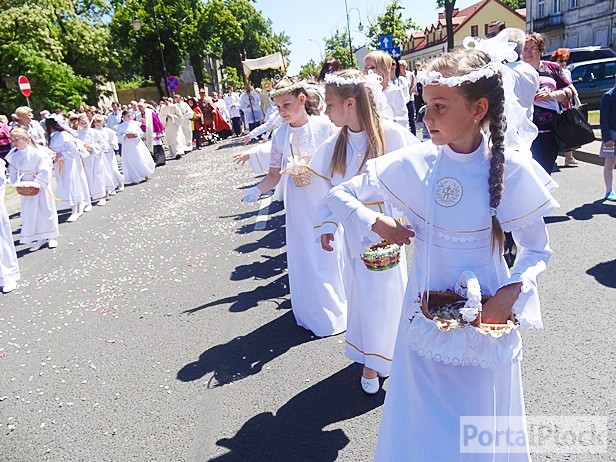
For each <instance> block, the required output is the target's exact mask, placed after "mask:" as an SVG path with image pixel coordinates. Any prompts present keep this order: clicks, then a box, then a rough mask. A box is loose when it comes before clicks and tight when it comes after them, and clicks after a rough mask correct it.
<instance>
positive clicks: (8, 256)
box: [0, 159, 21, 294]
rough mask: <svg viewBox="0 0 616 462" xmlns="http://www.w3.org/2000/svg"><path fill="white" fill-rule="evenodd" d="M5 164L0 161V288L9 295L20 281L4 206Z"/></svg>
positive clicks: (9, 223) (9, 224) (15, 253)
mask: <svg viewBox="0 0 616 462" xmlns="http://www.w3.org/2000/svg"><path fill="white" fill-rule="evenodd" d="M5 169H6V164H5V163H4V160H2V159H0V170H1V171H2V174H1V175H0V286H2V292H4V293H5V294H6V293H9V292H11V291H13V290H15V289H16V288H17V281H19V280H20V279H21V274H20V273H19V263H17V252H15V244H13V231H12V230H11V222H10V221H9V214H8V212H7V211H6V206H5V205H4V192H5V188H6V184H5V183H6V175H5V174H4V172H5Z"/></svg>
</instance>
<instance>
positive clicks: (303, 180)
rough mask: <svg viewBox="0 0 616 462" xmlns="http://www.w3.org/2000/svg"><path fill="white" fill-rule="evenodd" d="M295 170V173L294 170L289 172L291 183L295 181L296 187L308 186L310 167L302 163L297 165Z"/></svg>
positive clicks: (310, 177)
mask: <svg viewBox="0 0 616 462" xmlns="http://www.w3.org/2000/svg"><path fill="white" fill-rule="evenodd" d="M297 170H298V172H297V173H295V172H294V171H290V172H289V174H290V175H291V178H292V179H293V183H295V186H296V187H298V188H301V187H303V186H308V185H309V184H310V183H311V182H312V174H311V172H310V169H309V168H308V167H306V166H305V165H302V166H300V167H298V169H297Z"/></svg>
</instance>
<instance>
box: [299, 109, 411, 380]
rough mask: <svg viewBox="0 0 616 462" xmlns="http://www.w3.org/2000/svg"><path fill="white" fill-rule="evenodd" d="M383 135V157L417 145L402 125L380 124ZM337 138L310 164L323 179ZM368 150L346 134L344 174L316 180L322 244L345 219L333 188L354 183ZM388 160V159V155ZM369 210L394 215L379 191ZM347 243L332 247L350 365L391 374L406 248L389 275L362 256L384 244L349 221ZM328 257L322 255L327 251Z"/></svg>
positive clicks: (362, 136)
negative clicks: (337, 212) (337, 210)
mask: <svg viewBox="0 0 616 462" xmlns="http://www.w3.org/2000/svg"><path fill="white" fill-rule="evenodd" d="M381 124H382V127H383V131H384V134H385V152H386V153H389V152H392V151H395V150H396V149H399V148H402V147H404V146H407V145H409V144H414V143H419V141H418V140H417V138H415V137H414V136H413V135H411V133H410V132H409V131H407V130H404V129H403V128H402V127H401V126H400V125H399V124H397V123H395V122H393V121H389V120H385V119H383V120H382V121H381ZM337 139H338V138H330V139H329V140H327V141H326V142H325V143H324V144H323V145H321V147H320V148H319V149H318V151H317V152H316V154H315V155H314V157H313V158H312V160H311V162H310V167H311V168H313V169H314V170H315V171H316V172H318V173H320V174H321V175H322V176H323V177H329V175H330V164H331V161H332V157H333V154H334V148H335V146H336V142H337ZM367 147H368V138H367V136H366V133H365V132H358V133H354V132H352V131H350V130H349V131H348V141H347V146H346V173H345V175H344V176H342V175H340V173H334V175H333V176H332V177H331V178H329V181H330V182H329V183H328V182H327V181H325V180H324V179H322V178H319V177H315V178H313V181H316V182H319V183H322V184H323V187H324V193H323V199H322V200H321V201H320V202H319V218H320V221H319V222H318V223H317V224H316V226H315V227H314V228H315V238H316V240H317V243H320V237H321V235H322V234H329V233H331V234H335V233H336V231H337V230H338V223H340V222H342V221H344V220H345V218H346V216H334V215H333V214H332V213H331V211H330V210H329V207H327V202H326V201H325V200H324V198H325V196H326V194H327V192H328V191H329V189H330V188H331V187H332V186H336V185H339V184H340V183H342V182H344V181H347V180H349V179H351V178H352V177H353V176H355V175H357V174H358V173H362V172H365V166H364V167H363V168H362V170H361V171H360V170H359V169H360V167H361V164H362V160H363V158H364V154H365V152H366V149H367ZM386 155H388V154H386ZM362 202H363V204H364V205H365V206H366V207H369V208H371V209H372V210H375V211H377V212H379V211H382V212H383V213H386V214H387V215H390V216H392V215H393V214H394V212H393V210H392V208H391V205H390V203H389V202H387V201H383V199H382V198H381V196H379V194H378V192H374V193H373V194H372V196H371V197H366V198H363V199H362ZM342 235H343V237H344V239H343V241H342V242H341V241H339V240H337V239H336V240H335V241H334V242H333V243H332V246H333V247H334V248H336V247H337V246H340V247H343V252H344V256H345V266H344V278H343V281H344V287H345V293H346V296H347V306H348V319H347V332H346V345H345V348H346V354H347V356H348V357H349V359H351V360H352V361H355V362H358V363H360V364H364V365H365V366H366V367H369V368H371V369H374V370H376V371H377V372H379V373H380V374H381V375H387V374H389V372H390V368H391V361H392V356H393V352H394V345H395V340H396V332H397V330H398V324H399V322H400V312H401V310H402V301H403V298H404V292H405V290H406V283H407V267H406V255H405V252H404V248H402V249H401V250H400V263H399V264H398V266H396V267H394V268H391V269H388V270H385V271H370V270H368V269H367V268H366V266H365V265H364V263H363V261H362V260H361V258H360V255H361V254H362V252H363V251H364V250H365V249H366V248H367V247H368V246H369V245H370V244H372V243H377V242H380V241H381V240H382V239H381V238H379V236H378V235H376V234H374V233H373V235H372V236H370V238H371V239H369V241H366V240H365V233H363V228H361V229H358V228H357V227H356V226H354V224H353V223H351V222H348V221H347V222H346V224H345V226H344V230H343V231H342ZM323 252H324V251H323Z"/></svg>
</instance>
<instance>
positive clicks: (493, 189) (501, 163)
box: [486, 79, 505, 253]
mask: <svg viewBox="0 0 616 462" xmlns="http://www.w3.org/2000/svg"><path fill="white" fill-rule="evenodd" d="M498 80H500V79H498ZM491 93H494V95H492V94H490V95H488V100H489V109H488V113H487V115H486V118H487V119H488V121H489V123H490V140H491V143H492V148H491V151H492V155H491V157H490V173H489V177H488V185H489V192H490V208H491V209H497V208H498V206H499V205H500V202H501V198H502V196H503V180H504V176H505V133H504V130H503V128H504V122H505V121H504V120H503V116H502V114H503V111H504V92H503V87H502V85H501V84H499V85H498V86H496V87H495V88H494V90H493V92H491ZM504 239H505V236H504V234H503V228H502V226H501V223H500V220H499V219H498V217H497V215H496V214H492V251H494V249H495V248H498V249H499V252H500V253H502V252H503V243H504Z"/></svg>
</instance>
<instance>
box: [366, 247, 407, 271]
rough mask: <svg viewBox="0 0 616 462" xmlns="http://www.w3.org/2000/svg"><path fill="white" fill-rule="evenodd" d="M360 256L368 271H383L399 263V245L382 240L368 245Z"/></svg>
mask: <svg viewBox="0 0 616 462" xmlns="http://www.w3.org/2000/svg"><path fill="white" fill-rule="evenodd" d="M360 258H361V260H362V261H363V262H364V265H366V268H367V269H369V270H370V271H385V270H388V269H391V268H395V267H396V266H398V263H400V246H399V245H397V244H389V243H388V242H387V241H382V242H379V243H378V244H373V245H371V246H370V247H368V248H367V249H366V250H365V251H364V252H363V253H362V254H361V256H360Z"/></svg>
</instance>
